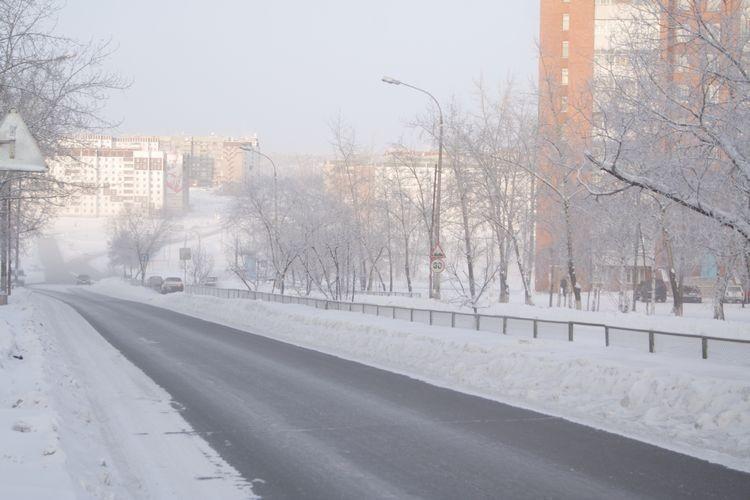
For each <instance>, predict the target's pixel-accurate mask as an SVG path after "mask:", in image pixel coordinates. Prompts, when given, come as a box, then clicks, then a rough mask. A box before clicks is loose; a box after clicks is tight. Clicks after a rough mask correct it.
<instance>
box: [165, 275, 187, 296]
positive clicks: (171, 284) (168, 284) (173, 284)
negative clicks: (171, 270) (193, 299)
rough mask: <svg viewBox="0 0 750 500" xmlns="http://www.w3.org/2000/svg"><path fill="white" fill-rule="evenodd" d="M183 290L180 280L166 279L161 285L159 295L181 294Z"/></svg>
mask: <svg viewBox="0 0 750 500" xmlns="http://www.w3.org/2000/svg"><path fill="white" fill-rule="evenodd" d="M184 289H185V287H184V285H183V284H182V278H175V277H171V278H167V279H165V280H164V283H162V284H161V293H173V292H181V291H183V290H184Z"/></svg>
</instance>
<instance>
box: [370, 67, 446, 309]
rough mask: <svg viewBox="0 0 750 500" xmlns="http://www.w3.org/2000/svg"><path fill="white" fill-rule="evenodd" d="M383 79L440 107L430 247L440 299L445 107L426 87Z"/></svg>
mask: <svg viewBox="0 0 750 500" xmlns="http://www.w3.org/2000/svg"><path fill="white" fill-rule="evenodd" d="M382 81H383V82H385V83H388V84H390V85H403V86H405V87H409V88H410V89H413V90H416V91H417V92H422V93H423V94H426V95H427V96H428V97H429V98H430V99H432V101H433V102H434V103H435V106H437V109H438V115H439V120H440V121H439V123H438V162H437V165H436V166H435V182H434V183H433V188H432V240H433V245H434V248H431V249H430V264H431V265H430V298H433V299H440V272H439V271H436V269H435V267H434V266H432V259H433V257H434V253H435V252H436V251H437V250H438V249H440V193H441V181H442V174H443V109H442V108H441V107H440V102H438V100H437V99H436V98H435V96H434V95H432V94H430V93H429V92H427V91H426V90H424V89H421V88H419V87H415V86H414V85H411V84H408V83H405V82H402V81H400V80H396V79H395V78H391V77H389V76H384V77H383V78H382Z"/></svg>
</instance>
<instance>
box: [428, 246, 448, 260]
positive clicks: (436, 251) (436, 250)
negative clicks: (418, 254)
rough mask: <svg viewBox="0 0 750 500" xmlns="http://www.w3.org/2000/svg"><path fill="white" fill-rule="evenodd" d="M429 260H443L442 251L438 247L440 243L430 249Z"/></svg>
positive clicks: (443, 253) (443, 254)
mask: <svg viewBox="0 0 750 500" xmlns="http://www.w3.org/2000/svg"><path fill="white" fill-rule="evenodd" d="M430 258H431V259H433V260H434V259H444V258H445V252H443V249H442V248H441V247H440V243H438V244H437V245H435V247H434V248H433V249H432V253H431V254H430Z"/></svg>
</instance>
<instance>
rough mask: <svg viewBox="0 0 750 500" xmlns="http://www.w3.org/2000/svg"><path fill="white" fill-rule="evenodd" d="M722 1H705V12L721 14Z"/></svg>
mask: <svg viewBox="0 0 750 500" xmlns="http://www.w3.org/2000/svg"><path fill="white" fill-rule="evenodd" d="M722 3H723V2H722V0H707V2H706V10H708V11H709V12H721V10H722V9H721V4H722Z"/></svg>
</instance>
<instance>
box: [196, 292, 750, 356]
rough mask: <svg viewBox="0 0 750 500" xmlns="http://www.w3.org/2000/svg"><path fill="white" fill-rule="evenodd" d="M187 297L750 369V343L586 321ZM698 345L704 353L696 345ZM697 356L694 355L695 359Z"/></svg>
mask: <svg viewBox="0 0 750 500" xmlns="http://www.w3.org/2000/svg"><path fill="white" fill-rule="evenodd" d="M185 292H186V293H190V294H195V295H209V296H213V297H220V298H226V299H252V300H262V301H265V302H277V303H282V304H300V305H306V306H310V307H315V308H317V309H326V310H338V311H349V312H360V313H363V314H372V315H375V316H381V317H387V318H391V319H399V320H404V321H410V322H417V323H423V324H427V325H435V326H446V327H451V328H469V329H472V330H477V331H488V332H497V333H501V334H504V335H509V334H511V332H512V334H514V335H519V334H521V335H522V336H524V335H525V336H529V337H531V338H548V339H556V340H567V341H568V342H573V341H575V340H578V339H586V340H588V341H591V340H593V341H594V343H596V342H597V341H598V343H599V345H601V340H602V337H603V341H604V346H606V347H609V346H618V347H629V348H633V347H635V348H636V349H644V348H645V347H648V351H649V352H650V353H656V352H662V353H666V354H672V355H675V354H676V355H678V356H680V357H685V355H686V354H687V355H688V356H691V355H693V356H695V357H697V354H698V352H700V355H701V358H703V359H708V357H709V352H712V353H713V355H712V358H713V357H716V358H718V359H719V360H723V361H729V362H733V363H739V364H747V365H749V366H750V339H748V340H745V339H730V338H725V337H715V336H709V335H694V334H689V333H676V332H666V331H661V330H654V329H649V330H646V329H639V328H629V327H623V326H616V325H608V324H604V323H589V322H585V321H562V320H551V319H540V318H528V317H521V316H505V315H494V314H473V313H468V312H459V311H445V310H439V309H421V308H413V307H402V306H396V305H381V304H369V303H365V302H341V301H335V300H327V299H319V298H314V297H304V296H295V295H280V294H276V293H267V292H254V291H251V290H240V289H234V288H216V287H206V286H197V285H188V286H186V287H185ZM694 344H699V346H700V350H698V347H697V345H694ZM691 353H694V354H691Z"/></svg>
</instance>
